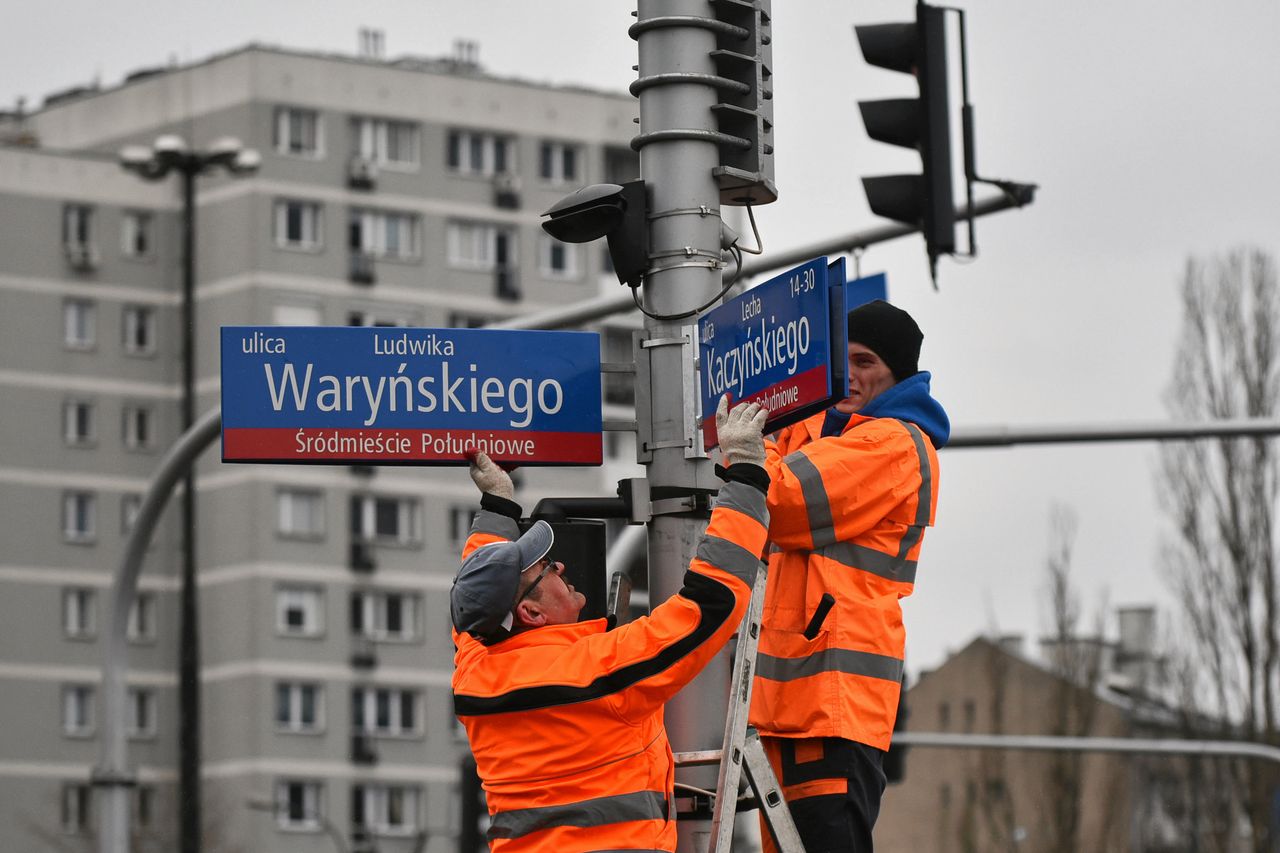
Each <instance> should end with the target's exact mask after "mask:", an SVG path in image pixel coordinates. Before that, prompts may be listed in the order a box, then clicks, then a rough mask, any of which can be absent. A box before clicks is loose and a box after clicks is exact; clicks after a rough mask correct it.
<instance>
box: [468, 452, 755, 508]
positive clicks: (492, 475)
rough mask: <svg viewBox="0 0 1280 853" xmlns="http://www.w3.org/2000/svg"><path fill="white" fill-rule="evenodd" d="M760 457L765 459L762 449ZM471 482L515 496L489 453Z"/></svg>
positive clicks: (475, 461)
mask: <svg viewBox="0 0 1280 853" xmlns="http://www.w3.org/2000/svg"><path fill="white" fill-rule="evenodd" d="M760 459H761V460H763V459H764V453H763V451H761V455H760ZM470 470H471V482H473V483H475V484H476V488H478V489H479V490H480V491H482V492H487V493H488V494H491V495H497V496H498V497H500V498H506V499H507V500H511V499H512V498H513V497H515V493H516V490H515V486H514V485H512V483H511V475H510V474H508V473H507V472H506V471H503V470H502V469H501V468H499V467H498V466H497V464H495V463H494V461H493V460H492V459H490V458H489V456H488V454H485V453H476V454H475V455H474V456H472V457H471V469H470Z"/></svg>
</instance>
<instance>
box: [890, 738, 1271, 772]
mask: <svg viewBox="0 0 1280 853" xmlns="http://www.w3.org/2000/svg"><path fill="white" fill-rule="evenodd" d="M893 742H894V744H901V745H903V746H910V747H936V748H939V749H1025V750H1040V751H1050V752H1121V753H1129V754H1136V755H1194V756H1219V757H1227V758H1250V759H1256V760H1259V761H1270V762H1273V763H1275V764H1280V747H1275V746H1269V745H1267V744H1263V743H1249V742H1247V741H1230V740H1179V739H1177V738H1125V737H1060V736H1056V735H978V734H943V733H941V732H898V733H897V734H895V735H894V736H893Z"/></svg>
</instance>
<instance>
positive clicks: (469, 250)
mask: <svg viewBox="0 0 1280 853" xmlns="http://www.w3.org/2000/svg"><path fill="white" fill-rule="evenodd" d="M499 236H505V237H506V240H507V245H506V252H507V258H506V260H505V261H504V262H501V263H500V262H499V259H498V254H499V252H498V238H499ZM519 247H520V234H519V232H518V231H517V230H516V229H515V228H514V227H512V226H510V225H505V224H499V223H496V222H483V221H480V220H475V219H451V220H449V222H448V223H447V224H446V226H445V259H446V262H447V263H448V265H449V266H450V267H452V268H454V269H462V270H475V271H478V272H495V271H497V270H500V269H506V270H514V269H517V268H518V267H519V264H520V251H519Z"/></svg>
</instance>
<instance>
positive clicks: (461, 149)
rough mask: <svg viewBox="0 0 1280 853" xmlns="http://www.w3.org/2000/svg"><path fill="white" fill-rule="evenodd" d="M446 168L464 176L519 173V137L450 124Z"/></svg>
mask: <svg viewBox="0 0 1280 853" xmlns="http://www.w3.org/2000/svg"><path fill="white" fill-rule="evenodd" d="M444 147H445V170H446V171H448V172H449V173H450V174H451V175H457V176H460V177H464V178H492V177H494V176H495V175H517V174H519V170H518V168H517V164H516V150H517V148H518V146H517V145H516V137H515V136H514V135H513V134H509V133H498V132H495V131H489V130H470V129H467V128H461V127H451V128H449V129H448V130H447V131H446V132H445V146H444Z"/></svg>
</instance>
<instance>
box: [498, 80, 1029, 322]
mask: <svg viewBox="0 0 1280 853" xmlns="http://www.w3.org/2000/svg"><path fill="white" fill-rule="evenodd" d="M643 109H644V106H643V96H642V97H641V118H642V119H643V115H644V113H643ZM643 156H644V152H643V151H641V158H642V163H643ZM1016 189H1017V188H1015V191H1013V192H1005V193H1002V194H1001V195H998V196H993V197H991V198H988V199H984V200H982V201H979V202H978V203H977V204H976V205H975V206H974V207H973V215H974V216H975V217H977V216H986V215H987V214H990V213H999V212H1000V211H1002V210H1010V209H1012V208H1017V207H1023V206H1025V205H1028V204H1030V203H1031V202H1032V200H1033V197H1034V195H1035V193H1034V187H1026V188H1023V189H1022V190H1021V191H1016ZM967 216H969V206H968V205H965V206H964V207H958V208H956V217H957V218H963V217H967ZM919 231H920V229H919V228H918V227H915V226H912V225H898V224H894V225H881V226H879V227H876V228H869V229H867V230H866V231H854V232H853V233H851V234H844V235H842V236H839V237H831V238H829V239H827V240H822V241H820V242H817V243H810V244H808V245H807V246H801V247H799V248H796V249H788V250H787V251H785V252H775V253H771V254H769V255H765V256H763V257H761V258H759V259H756V260H748V261H745V262H744V263H743V264H742V273H741V275H742V277H744V278H746V277H750V276H757V275H762V274H763V273H766V272H773V271H774V270H780V269H786V268H787V267H793V266H796V265H797V264H802V263H804V262H805V261H811V260H813V259H814V258H817V257H821V256H822V255H840V254H844V253H846V252H852V251H854V250H856V249H865V248H866V247H867V246H872V245H875V244H876V243H884V242H886V241H889V240H896V239H897V238H899V237H906V236H909V235H911V234H916V233H918V232H919ZM634 309H635V302H634V301H633V300H632V298H631V293H630V291H629V290H626V289H624V290H623V292H621V293H617V294H615V295H613V296H598V297H595V298H594V299H588V300H584V301H582V302H576V303H574V304H573V305H565V306H561V307H557V308H549V309H547V310H545V311H535V312H534V313H532V314H525V315H523V316H520V317H513V318H511V319H509V320H502V321H500V322H497V323H490V324H489V325H488V326H487V328H491V329H564V328H568V327H573V326H581V325H583V324H585V323H589V322H591V321H592V320H599V319H601V318H602V317H608V316H610V315H612V314H619V313H621V312H623V311H632V310H634Z"/></svg>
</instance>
